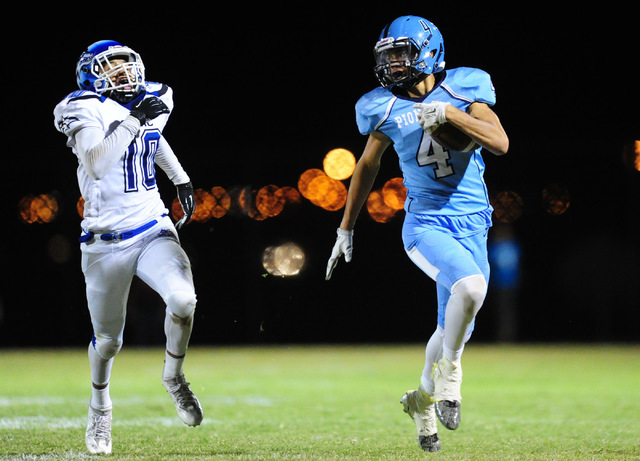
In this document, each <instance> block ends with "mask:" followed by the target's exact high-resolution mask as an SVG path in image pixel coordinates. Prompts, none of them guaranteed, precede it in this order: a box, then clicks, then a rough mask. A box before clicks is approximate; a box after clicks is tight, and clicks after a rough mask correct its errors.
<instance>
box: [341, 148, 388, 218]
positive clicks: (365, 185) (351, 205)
mask: <svg viewBox="0 0 640 461" xmlns="http://www.w3.org/2000/svg"><path fill="white" fill-rule="evenodd" d="M379 169H380V162H368V161H364V160H363V159H361V160H360V161H359V162H358V163H357V165H356V169H355V171H354V172H353V176H352V177H351V184H350V186H349V193H348V195H347V203H346V205H345V211H344V215H343V217H342V221H341V223H340V228H341V229H348V230H350V229H353V228H354V226H355V224H356V220H357V219H358V215H359V214H360V210H361V209H362V207H363V206H364V204H365V202H366V200H367V197H368V196H369V192H371V188H372V187H373V183H374V181H375V179H376V176H377V175H378V170H379Z"/></svg>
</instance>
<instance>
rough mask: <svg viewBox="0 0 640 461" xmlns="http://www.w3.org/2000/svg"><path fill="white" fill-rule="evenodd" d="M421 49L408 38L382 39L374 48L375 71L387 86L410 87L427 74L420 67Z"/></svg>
mask: <svg viewBox="0 0 640 461" xmlns="http://www.w3.org/2000/svg"><path fill="white" fill-rule="evenodd" d="M419 55H420V51H419V50H418V48H417V47H416V46H415V45H414V44H413V42H412V41H411V40H410V39H408V38H401V39H398V40H394V39H393V38H391V37H389V38H385V39H382V40H380V41H379V42H378V43H377V44H376V46H375V48H374V56H375V60H376V66H375V68H374V71H375V73H376V76H377V77H378V80H379V81H380V83H381V84H382V86H384V87H385V88H389V87H392V86H395V87H398V88H403V89H408V88H411V87H412V86H413V85H415V84H416V83H417V81H418V80H419V79H420V78H421V77H424V76H425V75H424V74H423V72H422V71H421V70H419V69H418V66H419V64H418V58H419Z"/></svg>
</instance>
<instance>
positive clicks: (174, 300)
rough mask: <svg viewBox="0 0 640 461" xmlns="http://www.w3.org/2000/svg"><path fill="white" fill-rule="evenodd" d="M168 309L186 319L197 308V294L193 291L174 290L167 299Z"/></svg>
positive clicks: (174, 315)
mask: <svg viewBox="0 0 640 461" xmlns="http://www.w3.org/2000/svg"><path fill="white" fill-rule="evenodd" d="M167 309H168V311H169V313H170V314H171V315H172V316H173V317H177V318H179V319H184V320H185V321H186V320H187V319H190V318H191V317H192V316H193V312H194V311H195V309H196V295H195V294H194V293H193V292H191V291H174V292H173V293H171V295H169V298H168V299H167Z"/></svg>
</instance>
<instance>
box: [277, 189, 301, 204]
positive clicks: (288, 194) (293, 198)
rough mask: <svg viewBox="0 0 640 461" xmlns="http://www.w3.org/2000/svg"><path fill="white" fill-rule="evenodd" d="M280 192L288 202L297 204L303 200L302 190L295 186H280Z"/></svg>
mask: <svg viewBox="0 0 640 461" xmlns="http://www.w3.org/2000/svg"><path fill="white" fill-rule="evenodd" d="M280 192H282V196H283V197H284V201H285V202H286V203H287V204H291V205H296V204H298V203H300V202H301V198H300V192H298V189H296V188H295V187H291V186H284V187H281V188H280Z"/></svg>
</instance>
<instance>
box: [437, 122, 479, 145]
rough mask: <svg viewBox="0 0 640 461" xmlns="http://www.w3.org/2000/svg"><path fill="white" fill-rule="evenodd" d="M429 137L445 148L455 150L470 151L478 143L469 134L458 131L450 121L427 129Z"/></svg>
mask: <svg viewBox="0 0 640 461" xmlns="http://www.w3.org/2000/svg"><path fill="white" fill-rule="evenodd" d="M429 135H430V136H431V138H432V139H433V140H434V141H435V142H437V143H438V144H440V145H441V146H442V147H444V148H445V149H447V150H455V151H457V152H470V151H472V150H476V149H477V148H478V147H480V145H479V144H478V143H476V142H475V141H474V140H473V139H472V138H471V136H469V135H467V134H466V133H464V132H462V131H460V130H459V129H457V128H456V127H455V126H453V125H452V124H451V123H443V124H442V125H437V126H435V127H433V128H432V129H431V130H429Z"/></svg>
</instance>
